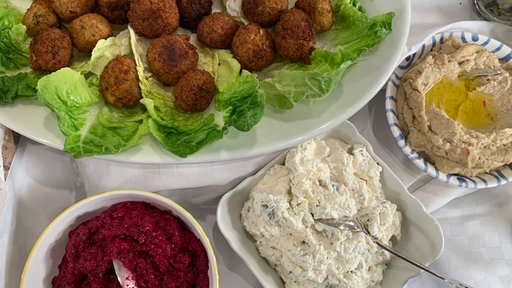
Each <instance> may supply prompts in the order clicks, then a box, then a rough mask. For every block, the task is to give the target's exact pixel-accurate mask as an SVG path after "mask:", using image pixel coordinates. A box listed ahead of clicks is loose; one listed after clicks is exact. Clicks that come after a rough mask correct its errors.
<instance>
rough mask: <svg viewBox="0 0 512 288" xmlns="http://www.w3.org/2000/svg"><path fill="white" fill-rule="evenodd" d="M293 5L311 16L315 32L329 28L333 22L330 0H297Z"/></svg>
mask: <svg viewBox="0 0 512 288" xmlns="http://www.w3.org/2000/svg"><path fill="white" fill-rule="evenodd" d="M295 7H296V8H299V9H300V10H302V11H304V12H306V14H308V15H309V17H311V20H312V21H313V28H314V29H315V33H317V34H318V33H321V32H325V31H327V30H329V29H331V27H332V25H333V23H334V12H333V11H332V3H331V0H297V2H295Z"/></svg>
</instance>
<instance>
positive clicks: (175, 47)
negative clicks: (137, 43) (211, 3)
mask: <svg viewBox="0 0 512 288" xmlns="http://www.w3.org/2000/svg"><path fill="white" fill-rule="evenodd" d="M189 39H190V36H188V35H183V34H166V35H163V36H161V37H160V38H157V39H155V40H153V41H152V42H151V44H149V47H148V51H147V60H148V66H149V69H150V70H151V71H152V72H153V74H154V76H155V78H156V79H158V80H159V81H160V82H161V83H162V84H164V85H166V86H172V85H176V83H178V80H179V79H180V78H181V77H182V76H183V75H185V73H187V72H188V71H190V70H192V69H194V68H196V66H197V63H198V62H199V54H198V53H197V48H196V47H195V46H194V45H192V44H191V43H190V42H189Z"/></svg>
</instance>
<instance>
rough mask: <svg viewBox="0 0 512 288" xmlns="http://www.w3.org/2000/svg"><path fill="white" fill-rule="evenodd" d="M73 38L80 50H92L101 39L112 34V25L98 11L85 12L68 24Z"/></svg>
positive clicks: (87, 51) (86, 51)
mask: <svg viewBox="0 0 512 288" xmlns="http://www.w3.org/2000/svg"><path fill="white" fill-rule="evenodd" d="M68 31H69V34H70V35H71V40H72V41H73V44H74V45H75V47H76V49H77V50H78V51H80V52H85V53H89V52H91V51H92V50H93V49H94V47H95V46H96V43H98V41H99V40H101V39H106V38H108V37H110V36H112V26H110V23H109V22H108V20H107V19H106V18H105V17H103V16H101V15H100V14H97V13H87V14H84V15H82V16H80V17H78V18H76V19H74V20H73V21H71V22H70V23H69V25H68Z"/></svg>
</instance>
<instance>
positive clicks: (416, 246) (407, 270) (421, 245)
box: [217, 122, 444, 288]
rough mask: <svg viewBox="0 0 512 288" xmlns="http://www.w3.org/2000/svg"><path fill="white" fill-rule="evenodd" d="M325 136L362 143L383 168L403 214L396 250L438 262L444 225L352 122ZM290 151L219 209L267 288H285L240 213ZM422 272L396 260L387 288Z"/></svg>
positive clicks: (225, 228) (226, 229) (231, 238)
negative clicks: (263, 179) (416, 196)
mask: <svg viewBox="0 0 512 288" xmlns="http://www.w3.org/2000/svg"><path fill="white" fill-rule="evenodd" d="M325 136H331V137H334V138H338V139H341V140H343V141H345V142H347V143H349V144H355V143H361V144H363V145H365V146H366V147H367V150H368V152H369V153H370V154H371V155H372V156H373V157H374V159H375V160H376V161H377V162H378V163H379V164H380V165H381V166H382V173H381V177H382V188H383V190H384V193H385V195H386V199H388V200H390V201H391V202H393V203H395V204H396V205H397V206H398V210H400V211H401V212H402V215H403V222H402V229H401V231H402V236H401V239H400V241H398V243H396V244H395V245H394V247H395V248H396V249H397V250H398V251H400V252H403V253H405V254H406V255H408V256H410V257H412V258H413V259H415V260H417V261H418V262H420V263H422V264H425V265H428V264H429V263H431V262H433V261H434V260H436V259H437V258H438V257H439V255H440V254H441V252H442V250H443V245H444V240H443V233H442V230H441V226H440V225H439V223H438V222H437V220H436V219H434V218H433V217H432V216H431V215H430V214H428V213H427V212H426V211H425V208H424V207H423V205H422V204H421V203H420V202H419V201H418V200H417V199H416V198H414V197H413V196H412V195H411V194H410V193H409V192H408V191H407V189H406V188H405V186H404V185H403V184H402V183H401V182H400V180H399V179H398V178H397V177H396V176H395V174H393V172H392V171H391V170H390V169H389V167H388V166H387V165H386V164H385V163H383V162H382V160H380V159H379V158H378V157H377V156H376V155H375V154H374V153H373V151H372V149H371V146H370V143H368V142H367V141H366V140H365V139H364V138H363V137H362V136H361V135H360V134H359V133H358V132H357V130H356V128H355V127H354V126H353V125H352V124H351V123H349V122H344V123H342V124H341V125H340V126H338V127H337V128H335V129H334V130H332V131H330V132H329V133H328V134H326V135H325ZM285 156H286V152H284V153H283V154H281V155H280V156H278V157H277V158H276V159H275V160H273V161H271V162H270V163H269V164H268V165H266V166H265V167H264V168H262V169H261V170H260V171H259V172H258V173H257V174H255V175H253V176H251V177H249V178H247V179H245V180H244V181H243V182H241V183H240V184H239V185H238V186H237V187H235V188H234V189H233V190H231V191H229V192H228V193H226V194H225V195H224V196H223V197H222V199H221V201H220V203H219V206H218V207H217V224H218V225H219V229H220V231H221V232H222V234H223V235H224V237H225V238H226V240H227V241H228V243H229V244H230V246H231V248H233V250H234V251H235V252H236V253H237V254H238V255H239V256H240V257H241V258H242V260H243V261H244V262H245V263H246V264H247V266H248V267H249V269H250V270H251V271H252V272H253V274H254V275H255V276H256V278H257V279H258V280H259V281H260V283H261V284H262V285H263V286H264V287H268V288H279V287H283V282H282V281H281V278H280V277H279V275H278V274H277V273H276V271H275V270H274V269H272V268H271V267H270V265H269V264H268V262H267V261H266V260H265V259H264V258H263V257H261V256H260V254H259V253H258V250H257V248H256V245H255V243H254V238H252V237H251V236H250V235H249V233H246V232H245V230H244V228H243V226H242V223H241V222H240V212H241V210H242V206H243V205H244V203H245V201H246V200H247V199H248V197H249V192H250V191H251V189H252V187H254V186H255V185H256V184H257V183H258V181H260V180H261V179H262V178H263V176H264V175H265V173H266V172H267V171H268V170H269V169H270V168H271V167H272V166H273V165H274V164H277V163H279V164H281V163H284V158H285ZM418 272H419V269H418V268H416V267H414V266H412V265H410V264H407V263H405V262H404V261H402V260H400V259H398V258H396V257H393V258H392V260H391V262H390V263H389V265H388V269H387V270H386V271H385V272H384V279H383V281H382V287H383V288H396V287H402V286H403V285H404V284H405V283H406V282H407V280H408V279H409V278H411V277H413V276H415V275H416V274H418Z"/></svg>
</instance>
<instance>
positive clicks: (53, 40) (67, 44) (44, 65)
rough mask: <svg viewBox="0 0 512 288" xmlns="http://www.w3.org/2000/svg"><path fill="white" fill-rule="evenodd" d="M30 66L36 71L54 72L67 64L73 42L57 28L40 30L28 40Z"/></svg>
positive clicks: (71, 52)
mask: <svg viewBox="0 0 512 288" xmlns="http://www.w3.org/2000/svg"><path fill="white" fill-rule="evenodd" d="M29 50H30V56H29V63H30V68H32V70H34V71H38V72H54V71H57V70H59V69H60V68H63V67H66V66H69V64H70V63H71V57H73V43H72V42H71V37H70V36H69V34H68V33H66V32H64V31H62V30H61V29H59V28H48V29H45V30H43V31H41V32H40V33H39V34H38V35H37V36H36V37H34V39H32V42H30V48H29Z"/></svg>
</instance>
